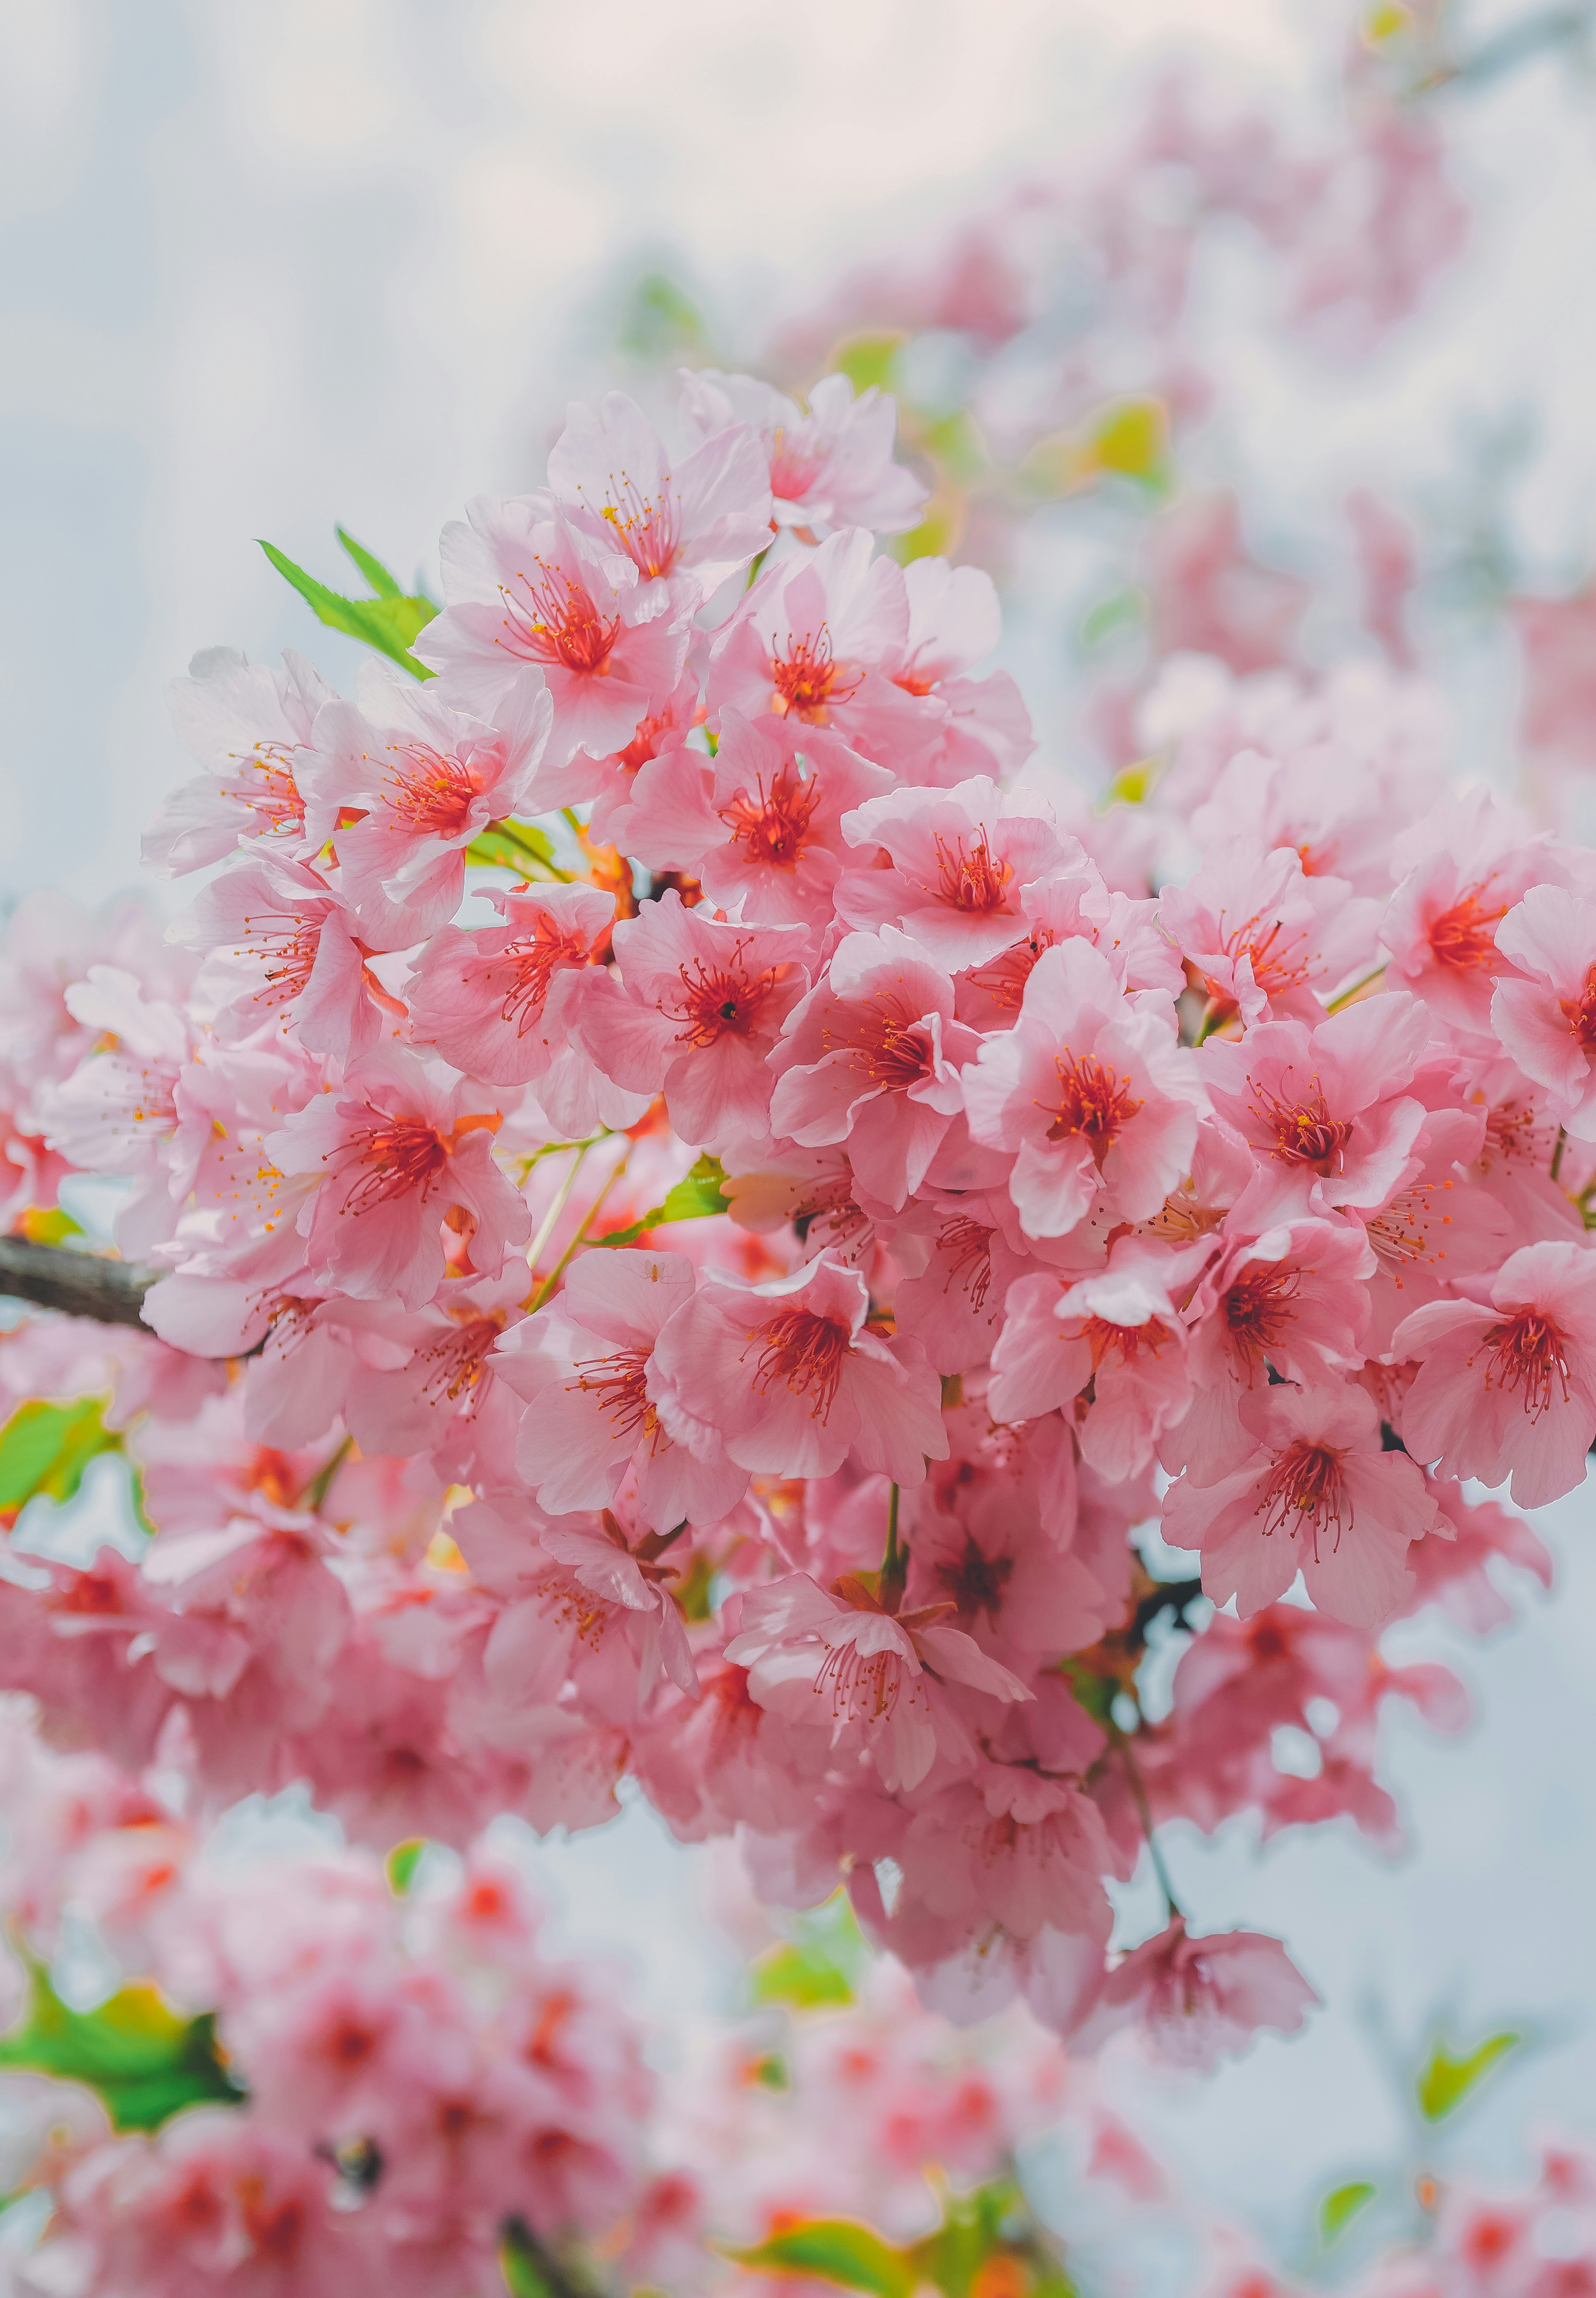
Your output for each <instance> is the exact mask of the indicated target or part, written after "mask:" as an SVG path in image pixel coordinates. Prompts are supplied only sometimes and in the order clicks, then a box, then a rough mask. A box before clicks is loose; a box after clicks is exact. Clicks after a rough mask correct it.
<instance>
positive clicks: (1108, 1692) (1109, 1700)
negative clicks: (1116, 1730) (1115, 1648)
mask: <svg viewBox="0 0 1596 2298" xmlns="http://www.w3.org/2000/svg"><path fill="white" fill-rule="evenodd" d="M1058 1672H1059V1674H1061V1675H1062V1676H1063V1679H1064V1681H1065V1682H1066V1683H1067V1684H1068V1685H1069V1687H1070V1689H1071V1691H1072V1692H1073V1693H1074V1694H1075V1699H1076V1704H1077V1706H1078V1707H1084V1708H1085V1709H1086V1712H1087V1715H1089V1716H1090V1717H1091V1719H1092V1721H1093V1723H1101V1724H1102V1726H1103V1728H1104V1731H1105V1732H1106V1731H1107V1730H1108V1728H1109V1726H1110V1724H1111V1723H1112V1721H1113V1705H1114V1701H1115V1699H1117V1698H1118V1697H1119V1693H1120V1689H1121V1687H1120V1685H1119V1683H1118V1682H1117V1681H1116V1680H1115V1678H1114V1677H1113V1676H1112V1675H1099V1674H1097V1672H1096V1668H1090V1667H1087V1666H1086V1665H1085V1663H1084V1662H1083V1661H1081V1660H1078V1659H1062V1660H1060V1662H1059V1664H1058Z"/></svg>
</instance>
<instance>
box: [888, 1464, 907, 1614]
mask: <svg viewBox="0 0 1596 2298" xmlns="http://www.w3.org/2000/svg"><path fill="white" fill-rule="evenodd" d="M900 1497H901V1495H900V1493H899V1492H898V1488H897V1485H896V1484H894V1485H893V1486H892V1488H891V1490H890V1492H889V1494H888V1498H887V1552H886V1554H885V1556H883V1557H882V1558H881V1601H882V1603H883V1604H884V1605H885V1606H886V1608H887V1609H888V1611H889V1612H896V1611H897V1603H898V1599H899V1597H900V1596H901V1595H902V1594H903V1591H904V1583H905V1581H906V1579H907V1578H908V1576H909V1554H908V1550H907V1549H906V1548H901V1547H900V1546H899V1545H898V1539H897V1508H898V1501H899V1499H900Z"/></svg>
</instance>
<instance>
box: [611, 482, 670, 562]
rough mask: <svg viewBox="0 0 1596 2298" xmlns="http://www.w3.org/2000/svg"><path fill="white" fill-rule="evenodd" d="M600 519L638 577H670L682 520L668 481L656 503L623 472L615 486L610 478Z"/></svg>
mask: <svg viewBox="0 0 1596 2298" xmlns="http://www.w3.org/2000/svg"><path fill="white" fill-rule="evenodd" d="M602 517H605V518H606V519H608V522H609V524H610V525H611V526H612V527H613V528H614V529H615V533H616V541H618V542H619V544H620V546H621V548H622V550H624V552H625V554H626V556H627V558H630V559H631V561H632V563H633V566H635V567H636V568H637V571H638V573H639V574H640V575H649V576H653V575H668V574H669V573H670V571H671V569H672V567H673V566H674V565H675V563H676V561H677V559H678V558H680V556H681V554H682V520H681V516H680V513H679V511H678V509H677V507H676V499H675V497H674V495H673V494H672V492H671V483H670V481H669V479H666V482H665V484H664V485H663V487H662V488H661V490H660V494H659V500H657V501H656V500H655V499H654V497H653V496H652V495H646V494H644V493H643V492H642V491H641V488H640V487H639V486H638V485H637V484H635V482H634V481H633V480H632V479H629V478H628V477H627V475H626V474H625V472H624V471H623V472H622V473H621V476H620V482H619V484H616V480H615V478H614V476H613V475H612V476H611V478H610V482H609V500H608V502H607V503H606V504H605V506H604V509H603V512H602Z"/></svg>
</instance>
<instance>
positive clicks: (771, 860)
mask: <svg viewBox="0 0 1596 2298" xmlns="http://www.w3.org/2000/svg"><path fill="white" fill-rule="evenodd" d="M755 788H756V789H757V792H758V799H757V803H756V802H755V800H754V799H753V798H749V796H748V792H747V791H746V790H739V791H738V793H737V795H736V797H735V798H733V799H732V801H731V803H730V805H728V806H722V807H720V808H719V813H720V818H721V820H722V821H723V822H724V823H725V825H726V827H727V829H728V830H729V831H731V832H732V838H733V839H735V840H736V842H737V843H738V844H739V845H740V846H741V847H744V848H745V850H746V852H747V855H748V860H749V861H750V862H763V863H765V864H768V865H769V866H770V867H772V868H773V869H777V870H793V869H796V868H797V867H798V864H799V862H801V861H802V859H803V856H804V839H805V835H806V831H807V830H808V828H809V822H810V819H811V817H812V816H813V814H814V812H815V807H816V806H818V805H819V803H820V784H819V782H818V781H816V780H815V777H814V775H813V774H811V775H810V777H809V779H808V781H799V779H798V774H797V772H796V771H795V769H794V768H793V767H792V766H790V765H785V766H782V767H781V769H780V770H779V771H778V772H777V773H776V774H775V775H774V776H773V779H772V781H771V786H770V789H769V790H768V791H767V790H766V789H765V777H764V775H763V774H761V775H759V776H758V777H757V780H756V782H755Z"/></svg>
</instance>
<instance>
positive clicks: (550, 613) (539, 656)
mask: <svg viewBox="0 0 1596 2298" xmlns="http://www.w3.org/2000/svg"><path fill="white" fill-rule="evenodd" d="M533 566H536V568H537V569H538V572H537V574H536V575H535V576H534V575H517V576H516V581H517V583H519V584H520V586H521V589H522V591H523V592H524V593H525V597H524V599H513V598H512V597H511V596H510V594H509V591H507V590H505V589H504V588H503V586H502V585H501V586H500V594H499V595H500V598H501V599H503V600H504V605H505V624H504V627H505V629H506V630H507V631H508V632H509V633H510V637H509V641H508V644H509V652H510V653H511V654H515V655H518V656H519V657H520V658H521V659H522V661H524V662H541V663H546V664H548V665H550V667H551V668H553V669H556V670H575V671H581V672H585V673H586V674H588V675H589V676H591V677H600V678H602V677H604V676H606V675H607V674H608V669H609V657H610V656H611V654H612V653H613V652H614V650H615V643H616V639H617V638H618V637H619V635H620V630H621V617H620V616H619V615H614V616H610V617H609V618H608V621H607V620H606V619H605V618H604V616H601V615H600V612H599V609H598V608H597V607H595V606H594V604H593V601H592V599H591V596H590V595H589V592H588V590H587V586H586V584H585V583H579V582H578V581H577V580H576V578H575V575H568V574H567V573H566V570H565V568H564V567H563V566H548V565H547V564H546V563H545V562H544V561H543V560H542V559H541V558H534V559H533ZM499 643H500V645H505V644H506V643H507V642H506V641H503V640H500V642H499Z"/></svg>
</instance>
